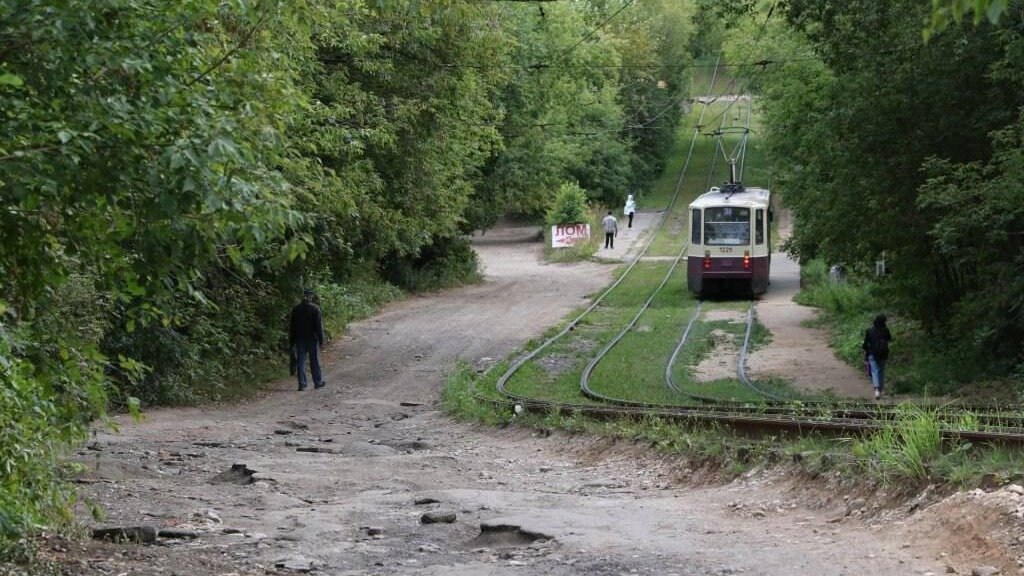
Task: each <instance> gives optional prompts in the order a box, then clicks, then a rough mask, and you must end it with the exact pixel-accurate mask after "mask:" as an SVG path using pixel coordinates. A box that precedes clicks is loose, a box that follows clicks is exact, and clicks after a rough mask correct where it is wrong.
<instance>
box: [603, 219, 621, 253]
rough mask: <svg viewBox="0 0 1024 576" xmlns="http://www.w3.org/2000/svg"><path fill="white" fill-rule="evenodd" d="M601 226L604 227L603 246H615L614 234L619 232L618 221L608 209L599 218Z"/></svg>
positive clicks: (607, 247) (606, 247)
mask: <svg viewBox="0 0 1024 576" xmlns="http://www.w3.org/2000/svg"><path fill="white" fill-rule="evenodd" d="M601 226H602V227H604V248H605V250H607V249H609V248H615V235H616V234H618V233H619V221H618V220H616V219H615V216H612V211H611V210H609V211H608V215H607V216H605V217H604V220H601Z"/></svg>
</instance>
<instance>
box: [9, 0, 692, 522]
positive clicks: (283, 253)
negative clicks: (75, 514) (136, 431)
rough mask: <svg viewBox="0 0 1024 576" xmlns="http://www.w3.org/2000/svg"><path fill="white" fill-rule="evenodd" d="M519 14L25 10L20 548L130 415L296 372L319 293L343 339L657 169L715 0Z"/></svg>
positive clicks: (77, 4)
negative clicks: (700, 28)
mask: <svg viewBox="0 0 1024 576" xmlns="http://www.w3.org/2000/svg"><path fill="white" fill-rule="evenodd" d="M516 4H517V3H498V2H475V1H470V0H440V1H437V2H413V3H409V2H406V1H404V0H381V1H378V2H373V3H364V2H357V1H355V0H344V1H342V2H320V1H318V0H300V1H298V2H285V3H281V2H274V1H269V0H257V1H255V2H220V1H217V0H189V1H187V2H172V3H167V4H166V5H160V7H159V8H160V9H159V10H155V9H154V7H153V4H152V2H148V1H147V0H121V1H118V2H112V3H111V2H108V3H95V2H87V1H85V0H70V1H67V2H61V3H56V4H54V3H44V2H38V1H36V0H0V14H3V15H4V17H3V18H2V19H0V52H2V54H3V57H2V62H0V118H2V119H3V126H4V139H3V141H2V142H0V190H2V194H3V200H4V210H3V211H2V212H0V275H2V276H3V277H4V278H7V279H10V281H9V282H5V283H4V285H3V286H2V287H0V375H2V380H3V392H2V394H4V395H5V396H4V398H3V400H4V402H3V404H2V405H0V424H3V429H2V432H0V462H4V466H6V469H5V474H4V475H3V477H2V478H3V480H2V481H0V540H3V539H5V538H9V537H13V535H14V534H17V533H21V532H24V531H26V530H31V529H35V528H37V527H40V526H45V525H48V524H53V523H54V522H55V521H57V520H59V519H60V518H62V517H66V515H67V511H68V509H69V506H70V504H71V503H72V502H73V495H72V493H71V491H70V490H68V489H67V487H66V486H65V485H64V484H63V483H62V480H61V479H62V473H61V472H60V470H59V467H58V462H59V459H60V457H61V455H62V454H64V453H65V451H66V450H67V449H68V447H70V446H73V445H74V444H75V442H77V441H79V440H81V439H82V438H84V436H85V434H86V431H87V428H88V426H89V424H90V422H92V421H94V420H95V419H96V418H99V417H101V416H102V414H103V412H104V410H105V408H106V407H107V404H108V403H109V402H111V401H112V402H113V403H114V405H115V406H117V407H118V408H119V409H126V410H128V411H136V410H137V409H138V406H139V405H140V402H141V403H142V404H147V405H148V404H153V403H190V402H201V401H209V400H218V399H225V398H234V397H238V396H240V395H242V394H244V393H245V392H246V391H247V390H251V389H252V386H253V384H252V382H253V381H254V380H256V381H258V380H260V379H261V378H263V377H266V376H269V375H276V374H279V373H280V371H281V370H282V368H281V366H282V364H283V362H282V361H281V356H282V355H283V347H284V346H283V341H284V328H285V320H286V316H287V311H288V309H289V308H290V307H291V305H293V304H294V300H295V295H296V294H298V293H299V290H300V289H301V288H302V287H303V286H306V285H316V286H318V287H319V289H320V291H321V298H322V303H323V305H324V313H325V318H326V319H327V321H328V323H329V329H330V330H331V331H332V332H334V333H338V332H340V331H341V330H342V329H343V326H344V324H345V322H347V321H349V320H351V319H353V318H356V317H360V316H362V315H364V314H366V313H368V311H369V310H371V309H372V308H373V307H375V306H377V305H379V304H380V303H382V302H384V301H386V300H388V299H391V298H393V297H395V295H396V293H397V290H396V289H395V288H393V287H392V286H399V287H401V288H409V289H413V290H430V289H435V288H438V287H442V286H447V285H451V284H456V283H462V282H472V281H475V280H476V279H478V278H479V271H478V269H477V268H478V263H477V261H476V257H475V255H474V253H473V252H472V249H471V248H470V246H469V244H468V242H467V241H466V240H465V239H464V237H463V234H464V232H465V231H466V230H468V229H471V228H474V227H480V226H487V225H490V224H492V223H493V222H494V221H495V219H496V218H497V216H498V215H500V214H502V213H504V212H506V211H509V210H518V211H520V212H524V213H527V214H529V215H531V216H538V217H539V216H541V215H542V214H543V213H544V211H545V210H546V209H547V208H548V201H549V198H550V191H551V190H553V189H555V188H556V187H557V186H558V185H559V184H560V183H562V182H567V181H572V180H574V181H577V182H580V183H581V185H582V186H583V188H585V189H586V191H587V194H588V195H589V196H590V197H591V198H593V199H598V200H603V201H605V202H608V203H610V204H614V205H618V204H619V203H620V202H621V200H622V197H623V196H624V194H625V193H626V191H627V190H629V189H634V188H636V187H637V186H638V185H639V184H640V183H642V182H644V180H645V179H646V178H649V177H650V175H651V174H653V173H655V172H656V171H657V168H658V166H659V165H660V164H661V163H663V158H664V154H665V153H666V151H667V148H666V146H665V143H666V142H667V141H668V139H669V138H671V134H672V132H673V130H674V128H675V124H676V121H677V119H678V106H677V104H678V103H679V102H680V101H681V100H682V99H684V98H685V97H686V96H687V93H686V91H687V89H688V80H687V78H688V75H687V74H688V73H687V72H686V70H685V69H684V68H682V67H681V66H677V65H679V64H684V63H686V62H688V61H689V54H688V52H687V50H688V48H687V47H688V45H689V40H690V37H691V36H692V34H693V25H692V22H691V18H692V16H693V6H692V5H691V4H690V3H678V2H673V1H671V0H657V1H652V2H645V3H642V4H641V3H638V4H637V5H635V6H633V7H632V8H631V9H630V10H629V12H627V14H629V15H630V17H629V18H628V19H627V18H626V17H625V15H623V16H621V17H619V18H617V19H611V20H608V19H609V16H610V15H611V11H612V10H616V9H618V8H617V7H614V6H609V5H606V3H604V2H596V1H594V2H590V1H588V2H578V3H576V2H574V3H557V4H552V5H551V6H550V7H546V8H545V13H544V14H543V15H541V14H538V12H537V10H536V9H535V7H534V6H527V5H523V4H521V3H518V5H516ZM606 20H608V23H607V24H608V25H607V26H600V27H599V26H598V25H599V24H601V23H604V22H605V21H606ZM55 23H56V24H55ZM598 28H603V29H602V30H600V33H596V34H595V33H593V32H594V31H595V30H597V29H598ZM666 65H672V66H666ZM387 282H390V284H391V285H388V284H386V283H387Z"/></svg>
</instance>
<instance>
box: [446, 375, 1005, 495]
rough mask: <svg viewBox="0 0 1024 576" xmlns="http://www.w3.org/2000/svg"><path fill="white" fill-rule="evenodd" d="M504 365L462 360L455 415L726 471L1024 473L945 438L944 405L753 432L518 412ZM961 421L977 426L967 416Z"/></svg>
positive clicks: (891, 480) (450, 400)
mask: <svg viewBox="0 0 1024 576" xmlns="http://www.w3.org/2000/svg"><path fill="white" fill-rule="evenodd" d="M505 368H506V366H505V365H501V366H495V367H494V368H493V369H492V370H490V371H488V372H487V373H485V374H482V375H481V374H477V373H476V372H474V371H473V370H472V369H471V368H470V367H469V365H468V364H460V365H459V366H458V367H456V369H455V370H454V371H453V372H452V373H451V374H450V375H449V376H448V379H447V382H446V385H445V389H444V393H443V407H444V409H445V410H446V411H447V412H448V413H449V414H450V415H452V416H453V417H455V418H459V419H462V420H466V421H471V422H476V423H482V424H487V425H508V424H515V425H519V426H526V427H535V428H557V429H562V430H568V431H575V432H585V433H588V434H592V435H595V436H602V437H611V438H622V439H627V440H636V441H645V442H650V443H651V445H652V448H653V449H655V450H657V451H658V452H660V453H663V454H671V455H679V456H684V457H687V458H691V459H696V460H699V461H700V462H701V463H704V464H710V465H713V466H717V467H719V468H720V469H721V470H722V471H724V473H725V474H726V476H728V475H730V474H740V473H743V472H745V471H748V470H750V469H753V468H755V467H765V468H771V467H778V466H783V465H786V466H789V465H793V464H795V465H797V466H798V467H799V468H800V469H801V470H807V471H813V472H827V471H839V472H840V473H842V474H844V475H845V476H846V477H849V478H856V479H864V480H870V481H878V482H880V483H882V484H890V485H892V484H899V485H903V486H907V487H914V486H923V485H925V484H927V483H946V484H949V485H951V486H954V487H957V488H971V487H976V486H979V485H981V484H982V483H987V482H991V481H992V479H993V478H994V479H995V480H996V482H1000V481H1011V480H1018V479H1020V478H1022V477H1024V460H1022V459H1021V458H1020V451H1019V450H1017V449H1014V448H1012V447H1006V446H988V445H986V446H972V445H971V444H970V443H968V442H964V441H943V440H942V439H941V437H940V430H941V417H942V412H941V410H940V409H929V408H922V407H919V406H913V405H904V406H902V407H901V408H900V410H899V411H897V412H896V414H895V415H893V416H892V417H891V418H890V419H889V420H888V421H886V422H885V423H884V426H883V428H882V429H881V430H880V431H879V432H877V433H875V434H872V435H869V436H866V437H852V438H851V437H836V436H825V435H821V434H802V435H792V434H786V433H779V434H777V435H772V436H764V435H759V436H758V437H751V436H747V435H744V434H742V433H740V432H737V431H736V430H734V429H732V428H730V427H728V426H725V425H720V424H716V423H709V422H701V421H690V422H677V421H672V420H668V419H664V418H658V417H642V418H619V419H612V420H607V419H600V420H599V419H594V418H590V417H587V416H584V415H582V414H580V413H575V412H574V413H565V412H558V411H551V412H547V413H530V412H527V413H523V414H519V415H517V414H515V411H514V410H512V407H511V406H510V405H509V404H507V403H504V402H502V401H501V400H500V399H499V398H498V397H497V396H496V395H495V394H494V392H493V383H494V381H495V380H496V379H497V377H498V375H500V374H501V373H502V372H504V370H505ZM961 424H962V427H963V428H972V427H975V426H974V425H973V424H972V423H971V422H970V421H969V418H966V419H965V420H964V421H963V422H962V423H961Z"/></svg>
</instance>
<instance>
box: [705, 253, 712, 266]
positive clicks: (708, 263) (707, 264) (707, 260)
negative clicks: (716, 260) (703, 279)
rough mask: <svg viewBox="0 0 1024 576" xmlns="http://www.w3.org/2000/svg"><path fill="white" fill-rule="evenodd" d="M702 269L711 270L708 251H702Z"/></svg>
mask: <svg viewBox="0 0 1024 576" xmlns="http://www.w3.org/2000/svg"><path fill="white" fill-rule="evenodd" d="M704 269H705V270H711V251H710V250H705V251H704Z"/></svg>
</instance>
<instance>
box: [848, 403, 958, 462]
mask: <svg viewBox="0 0 1024 576" xmlns="http://www.w3.org/2000/svg"><path fill="white" fill-rule="evenodd" d="M941 432H942V423H941V421H940V420H939V417H938V413H937V412H935V411H931V410H929V409H927V408H921V407H919V406H916V405H914V404H902V405H900V407H899V411H898V413H897V414H896V415H895V416H894V417H893V418H892V419H891V420H888V421H886V422H885V423H884V424H883V427H882V429H881V430H880V431H878V432H876V433H874V434H872V435H871V436H869V437H868V438H866V439H864V440H860V441H858V442H856V443H855V444H854V448H853V453H854V455H855V456H857V457H858V458H860V459H861V461H862V462H863V463H864V465H865V466H866V467H867V468H868V469H869V470H871V471H873V472H875V473H877V474H879V475H880V476H881V477H882V478H883V479H884V480H887V481H893V480H899V479H903V478H909V479H914V480H923V479H927V478H928V477H929V476H930V475H931V468H932V466H933V464H934V463H935V461H936V460H938V459H939V457H940V456H942V455H943V449H942V448H943V447H942V434H941Z"/></svg>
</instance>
